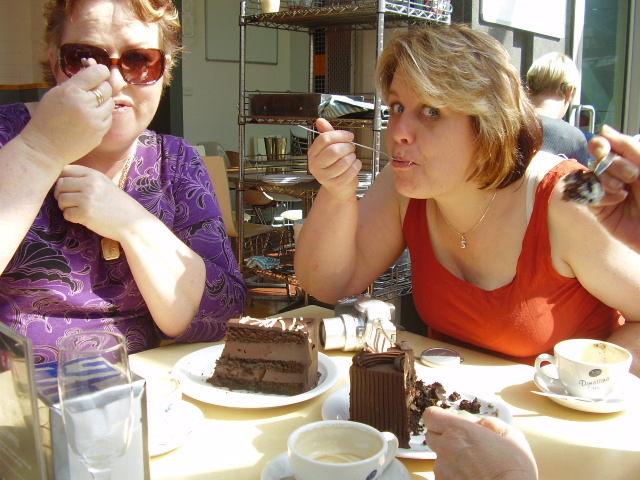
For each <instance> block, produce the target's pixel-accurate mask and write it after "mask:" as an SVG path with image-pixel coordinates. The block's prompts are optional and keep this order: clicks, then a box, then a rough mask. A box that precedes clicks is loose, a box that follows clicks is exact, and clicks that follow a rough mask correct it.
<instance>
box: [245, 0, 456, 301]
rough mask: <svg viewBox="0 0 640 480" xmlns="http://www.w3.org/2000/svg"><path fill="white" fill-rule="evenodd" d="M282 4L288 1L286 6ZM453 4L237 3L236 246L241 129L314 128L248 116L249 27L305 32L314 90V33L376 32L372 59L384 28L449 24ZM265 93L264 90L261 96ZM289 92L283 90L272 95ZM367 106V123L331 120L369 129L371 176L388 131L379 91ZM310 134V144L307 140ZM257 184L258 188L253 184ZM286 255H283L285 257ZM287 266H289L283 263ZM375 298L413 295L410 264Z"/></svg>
mask: <svg viewBox="0 0 640 480" xmlns="http://www.w3.org/2000/svg"><path fill="white" fill-rule="evenodd" d="M284 4H285V5H286V1H285V2H284ZM451 11H452V7H451V2H450V0H351V1H348V0H313V1H312V2H311V6H310V7H308V8H290V9H288V10H282V11H279V12H275V13H261V10H260V0H242V1H241V2H240V18H239V22H240V82H239V83H240V85H239V102H238V110H239V111H238V124H239V153H240V165H239V172H238V175H239V186H240V188H238V189H237V193H236V199H237V205H238V206H239V207H238V208H237V213H238V222H237V223H238V234H239V242H238V245H239V246H241V245H242V244H243V242H242V239H243V236H244V228H243V208H241V207H240V206H241V205H244V198H243V190H244V187H246V186H251V180H250V179H246V178H245V162H246V160H247V155H246V144H247V142H246V140H247V139H246V137H245V128H246V125H247V124H256V125H312V124H313V123H314V122H315V120H316V118H317V117H307V116H301V117H296V116H295V115H286V116H273V115H256V114H253V113H251V108H250V105H249V99H250V97H251V95H252V94H254V93H257V92H252V91H247V90H246V82H245V80H246V48H247V47H246V45H247V43H246V38H247V28H272V29H278V30H285V31H296V32H307V33H308V35H309V68H308V78H309V87H308V91H309V92H313V91H314V83H313V79H314V53H315V52H314V50H315V43H314V35H315V32H316V31H318V30H324V31H331V30H335V31H358V30H375V32H376V42H375V45H373V46H372V48H375V59H376V61H377V59H378V58H379V56H380V54H381V53H382V47H383V40H384V35H385V29H387V28H411V27H415V26H419V25H424V24H425V23H433V22H437V23H450V22H451ZM260 93H264V92H260ZM274 93H287V92H274ZM365 95H366V96H367V97H368V100H367V101H368V102H370V103H372V104H373V106H374V108H373V115H372V118H369V119H347V118H337V119H335V118H334V119H331V122H332V124H333V125H334V126H336V127H339V128H368V129H371V131H372V146H373V147H374V149H375V150H376V151H375V153H374V154H373V158H372V159H371V171H372V173H373V177H374V178H375V176H376V175H377V174H378V172H379V170H380V155H379V153H378V150H379V149H380V135H381V131H382V129H383V128H385V127H386V120H385V119H384V118H383V116H382V114H381V111H382V105H381V99H380V95H379V94H378V92H371V93H368V94H365ZM311 140H312V138H311V134H309V141H311ZM253 186H257V185H253ZM269 188H270V189H271V191H273V192H274V193H285V194H287V195H291V196H298V195H302V196H300V197H299V198H303V199H304V200H305V201H307V202H310V201H312V199H313V196H314V193H309V192H306V193H304V194H300V192H296V189H295V188H291V189H290V188H287V187H278V186H271V187H269ZM289 253H290V252H288V253H287V254H289ZM238 260H239V262H240V263H241V267H242V268H243V270H244V271H245V272H249V273H251V274H254V275H258V276H261V277H263V278H266V279H270V280H274V281H278V282H282V283H287V284H290V285H294V286H297V285H298V283H297V280H296V279H295V276H294V275H293V271H292V269H287V268H284V269H281V271H277V272H276V271H259V270H257V269H255V268H254V269H248V268H247V267H246V266H245V265H244V258H243V252H242V248H241V247H239V251H238ZM283 263H284V264H287V262H283ZM370 290H371V291H372V293H373V294H374V295H377V296H379V297H381V298H385V299H391V298H395V297H397V296H400V295H404V294H406V293H409V292H411V266H410V264H400V265H394V266H393V267H392V268H391V269H390V270H389V272H387V273H386V274H384V275H383V276H381V277H380V279H378V281H377V282H375V283H374V284H373V285H372V286H371V289H370Z"/></svg>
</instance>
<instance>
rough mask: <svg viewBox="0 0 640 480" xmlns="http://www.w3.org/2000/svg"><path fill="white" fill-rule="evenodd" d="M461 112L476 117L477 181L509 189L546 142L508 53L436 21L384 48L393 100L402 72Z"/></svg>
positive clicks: (380, 77) (383, 68) (382, 68)
mask: <svg viewBox="0 0 640 480" xmlns="http://www.w3.org/2000/svg"><path fill="white" fill-rule="evenodd" d="M396 73H398V74H400V75H402V77H403V79H404V80H405V81H406V82H407V84H408V85H409V87H410V88H411V89H412V90H414V91H415V92H417V94H418V95H424V99H425V101H427V99H428V101H430V102H433V101H436V102H438V103H439V104H440V105H433V106H434V107H438V106H445V105H446V106H447V107H449V108H451V109H452V110H454V111H457V112H459V113H462V114H466V115H469V116H470V117H471V119H472V123H473V127H474V130H475V132H476V135H477V137H476V143H477V148H478V150H477V153H478V156H477V162H476V168H475V170H474V171H473V172H472V173H471V175H470V177H469V180H473V179H475V180H477V181H479V182H480V184H481V185H483V187H484V188H488V189H495V188H504V187H506V186H508V185H510V184H512V183H513V182H515V181H516V180H518V179H519V178H521V177H522V176H523V175H524V172H525V170H526V169H527V166H528V165H529V162H530V161H531V158H533V156H534V155H535V153H536V152H537V151H538V150H540V148H541V146H542V125H541V123H540V120H539V119H538V117H537V116H536V114H535V111H534V109H533V106H532V104H531V103H530V101H529V99H528V97H527V95H526V92H525V91H524V88H523V87H522V82H521V81H520V75H519V73H518V71H517V70H516V68H515V67H514V66H513V64H512V63H511V59H510V57H509V54H508V53H507V51H506V50H505V49H504V48H503V47H502V45H501V44H500V43H499V42H498V41H497V40H496V39H494V38H493V37H491V36H490V35H488V34H486V33H483V32H479V31H475V30H472V29H471V28H469V27H468V26H466V25H461V24H453V25H431V26H428V27H425V28H422V29H418V30H409V31H405V32H402V33H400V34H399V35H398V36H396V37H395V38H394V39H393V40H392V41H391V42H390V44H389V45H388V46H387V47H386V48H385V49H384V51H383V53H382V55H381V57H380V61H379V63H378V66H377V71H376V82H377V86H378V88H379V90H380V92H381V93H382V97H383V99H384V101H385V102H386V99H387V97H388V94H389V88H390V85H391V82H392V81H393V77H394V75H395V74H396Z"/></svg>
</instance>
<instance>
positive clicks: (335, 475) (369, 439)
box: [287, 420, 398, 480]
mask: <svg viewBox="0 0 640 480" xmlns="http://www.w3.org/2000/svg"><path fill="white" fill-rule="evenodd" d="M287 445H288V455H289V462H290V464H291V470H292V471H293V474H294V476H295V478H296V480H374V479H378V478H380V476H381V475H382V473H383V471H384V470H385V469H386V468H387V467H388V466H389V464H390V463H391V462H392V461H393V459H394V458H395V456H396V452H397V451H398V439H397V438H396V436H395V435H394V434H393V433H390V432H380V431H378V430H376V429H375V428H373V427H370V426H369V425H365V424H364V423H358V422H352V421H349V420H325V421H321V422H314V423H309V424H307V425H304V426H302V427H300V428H298V429H296V430H295V431H294V432H293V433H292V434H291V436H290V437H289V441H288V444H287Z"/></svg>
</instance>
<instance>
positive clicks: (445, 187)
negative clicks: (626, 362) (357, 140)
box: [295, 25, 640, 373]
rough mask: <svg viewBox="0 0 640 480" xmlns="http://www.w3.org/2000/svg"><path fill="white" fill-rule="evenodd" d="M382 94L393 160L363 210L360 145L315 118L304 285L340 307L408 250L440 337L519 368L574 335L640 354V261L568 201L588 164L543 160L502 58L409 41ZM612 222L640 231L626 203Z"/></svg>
mask: <svg viewBox="0 0 640 480" xmlns="http://www.w3.org/2000/svg"><path fill="white" fill-rule="evenodd" d="M377 83H378V87H379V89H380V91H381V92H382V97H383V100H384V102H385V103H386V104H387V105H389V110H390V117H389V122H388V128H387V131H386V136H387V146H388V150H389V153H390V154H391V155H392V156H393V157H394V158H393V160H391V161H390V162H389V164H388V165H386V166H385V167H384V168H383V170H382V171H381V173H380V174H379V175H378V176H377V178H376V179H375V181H374V183H373V185H372V187H371V188H370V189H369V190H368V191H367V193H366V194H365V195H364V197H363V198H361V199H359V200H358V198H357V195H356V193H357V188H358V176H357V173H358V171H359V170H360V168H361V166H362V163H361V161H360V160H359V159H358V158H357V157H356V155H355V147H354V146H353V145H352V144H351V143H350V142H351V141H352V140H353V135H352V134H351V133H350V132H346V131H336V130H333V128H332V127H331V125H330V124H329V122H327V121H326V120H324V119H319V120H318V121H317V122H316V126H317V129H318V130H319V131H320V132H323V133H321V134H320V135H319V136H318V138H316V139H315V141H314V142H313V144H312V145H311V147H310V148H309V152H308V156H309V169H310V171H311V173H312V174H313V175H314V176H315V177H316V179H318V181H319V182H320V183H321V185H322V187H321V188H320V190H319V192H318V195H317V197H316V199H315V201H314V204H313V207H312V208H311V211H310V212H309V215H308V217H307V221H306V223H305V226H304V228H303V229H302V231H301V232H300V238H299V242H298V244H297V245H296V256H295V269H296V275H297V278H298V280H299V281H300V284H301V286H302V288H304V289H305V290H306V291H307V292H309V294H311V295H313V296H314V297H316V298H318V299H319V300H322V301H324V302H327V303H334V302H336V301H337V300H338V299H340V298H341V297H344V296H347V295H353V294H356V293H361V292H363V291H365V290H366V289H367V288H368V286H369V285H371V284H372V283H373V282H374V281H375V280H376V279H377V278H379V276H380V275H381V274H382V273H384V272H385V271H387V270H388V268H389V267H390V266H391V265H392V264H393V263H394V262H395V261H396V259H397V258H398V257H399V256H400V255H401V254H402V252H403V251H404V250H405V248H406V247H408V248H409V251H410V255H411V264H412V286H413V297H414V301H415V304H416V310H417V312H418V314H419V316H420V318H421V319H422V321H423V322H424V323H425V324H426V325H428V327H429V335H430V337H432V338H435V339H439V340H442V341H446V342H450V343H456V344H463V345H466V346H472V347H476V348H478V347H480V348H483V349H487V350H489V351H491V352H494V354H499V355H503V356H506V357H508V358H511V359H513V360H516V361H519V362H522V363H531V362H533V360H534V359H535V356H537V355H539V354H540V353H543V352H549V351H551V350H552V349H553V346H554V345H555V344H556V343H558V342H559V341H562V340H565V339H567V338H573V337H587V338H596V339H602V340H606V339H609V340H611V341H613V342H616V343H619V344H620V345H622V346H625V347H627V348H630V349H631V350H632V351H633V352H634V354H635V355H634V356H635V358H636V359H638V358H640V348H639V345H638V344H637V343H638V341H637V339H638V338H640V303H639V302H638V301H637V298H638V294H640V255H639V254H638V252H636V251H634V250H633V249H632V248H630V246H629V245H626V244H624V243H622V242H620V241H619V240H617V239H616V238H614V236H612V233H613V234H614V235H616V231H617V228H618V227H616V226H615V225H611V228H610V229H609V231H608V230H607V229H606V228H605V227H603V223H602V222H603V218H596V216H595V215H594V212H593V211H591V210H590V207H586V206H584V205H581V204H578V203H575V202H569V201H565V200H563V198H562V196H563V190H564V179H565V177H566V176H567V175H568V174H569V173H570V172H572V171H575V170H581V169H584V167H583V166H581V165H580V164H579V163H578V162H576V161H575V160H565V159H562V158H561V157H558V156H555V155H551V154H548V153H546V152H540V151H539V149H540V146H541V144H542V131H541V126H540V121H539V119H538V117H537V115H536V113H535V111H534V110H533V106H532V105H531V103H530V101H529V100H528V98H527V94H526V92H525V91H524V89H523V87H522V85H521V82H520V75H519V72H518V71H517V70H516V69H515V68H514V66H513V64H512V62H511V58H510V57H509V54H508V53H507V52H506V51H505V49H504V47H503V46H502V45H500V43H499V42H498V41H497V40H496V39H494V38H493V37H491V36H490V35H488V34H486V33H483V32H479V31H476V30H472V29H471V28H469V27H467V26H464V25H450V26H439V25H434V26H429V27H426V28H424V29H420V30H411V31H408V32H403V33H400V34H399V35H398V36H397V37H396V38H394V39H393V40H392V41H391V42H390V44H389V45H388V46H387V47H386V48H385V50H384V51H383V53H382V56H381V58H380V62H379V64H378V66H377ZM612 173H616V171H614V170H612ZM616 174H617V173H616ZM632 188H633V187H632ZM630 197H631V198H633V196H630ZM615 211H616V212H618V214H619V215H620V221H619V222H618V225H622V224H623V223H625V224H626V223H627V222H628V223H631V222H633V221H634V217H633V215H632V212H631V211H629V210H628V209H627V208H626V204H625V203H621V204H620V208H619V209H617V210H615ZM612 230H613V232H612ZM616 236H617V235H616ZM585 239H588V241H585ZM633 371H634V372H635V373H638V372H640V363H638V362H637V361H636V363H635V364H634V366H633Z"/></svg>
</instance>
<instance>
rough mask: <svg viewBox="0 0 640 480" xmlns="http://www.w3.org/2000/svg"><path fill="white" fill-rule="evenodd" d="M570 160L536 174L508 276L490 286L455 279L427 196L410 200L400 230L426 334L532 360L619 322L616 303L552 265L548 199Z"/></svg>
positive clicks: (602, 334)
mask: <svg viewBox="0 0 640 480" xmlns="http://www.w3.org/2000/svg"><path fill="white" fill-rule="evenodd" d="M577 168H579V166H578V164H577V163H576V162H574V161H563V162H562V163H560V164H559V165H557V166H556V167H554V168H553V169H552V170H551V171H550V172H549V173H548V174H547V175H546V176H545V177H544V178H543V179H542V181H541V182H540V184H539V185H538V188H537V191H536V194H535V203H534V207H533V212H532V214H531V219H530V221H529V225H528V226H527V230H526V233H525V236H524V240H523V243H522V251H521V253H520V257H519V258H518V264H517V267H516V274H515V277H514V278H513V280H512V281H511V282H510V283H508V284H507V285H504V286H502V287H500V288H497V289H496V290H492V291H487V290H483V289H481V288H478V287H476V286H474V285H471V284H470V283H467V282H465V281H464V280H461V279H460V278H458V277H456V276H455V275H453V274H452V273H451V272H449V271H448V270H447V269H446V268H444V267H443V266H442V265H441V264H440V262H439V261H438V259H437V258H436V256H435V254H434V252H433V249H432V245H431V240H430V234H429V228H428V225H427V214H426V200H424V199H411V200H410V201H409V205H408V207H407V213H406V216H405V221H404V224H403V231H404V236H405V240H406V242H407V245H408V247H409V250H410V253H411V265H412V276H413V296H414V301H415V305H416V309H417V312H418V314H419V315H420V318H421V319H422V321H423V322H425V323H426V324H427V325H428V326H429V335H430V336H431V337H433V338H439V339H441V340H444V341H449V342H453V343H460V342H463V343H466V344H470V345H473V346H477V347H481V348H485V349H488V350H491V351H493V352H499V353H502V354H505V355H507V356H510V357H517V358H518V359H519V360H520V361H523V362H531V361H532V360H533V359H534V358H535V356H536V355H538V354H540V353H543V352H549V351H551V350H553V346H554V345H555V344H556V343H557V342H559V341H561V340H564V339H567V338H576V337H587V338H595V339H602V340H604V339H606V338H607V337H609V335H610V334H611V333H612V332H613V331H614V330H615V329H616V328H617V327H618V326H619V325H621V324H622V323H624V320H623V319H622V316H621V315H620V313H619V312H618V311H617V310H614V309H612V308H610V307H608V306H607V305H605V304H604V303H602V302H601V301H600V300H598V299H597V298H595V297H594V296H593V295H591V294H590V293H589V292H588V291H587V290H585V289H584V288H583V287H582V285H581V284H580V282H579V281H578V280H577V279H575V278H567V277H564V276H562V275H559V274H558V273H557V272H556V270H555V269H554V267H553V265H552V261H551V245H550V242H549V227H548V223H547V214H548V209H549V199H550V198H551V195H552V193H553V190H554V188H555V186H556V184H557V183H558V182H559V181H560V180H561V179H562V177H564V176H565V175H566V174H567V173H568V172H570V171H572V170H576V169H577Z"/></svg>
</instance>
